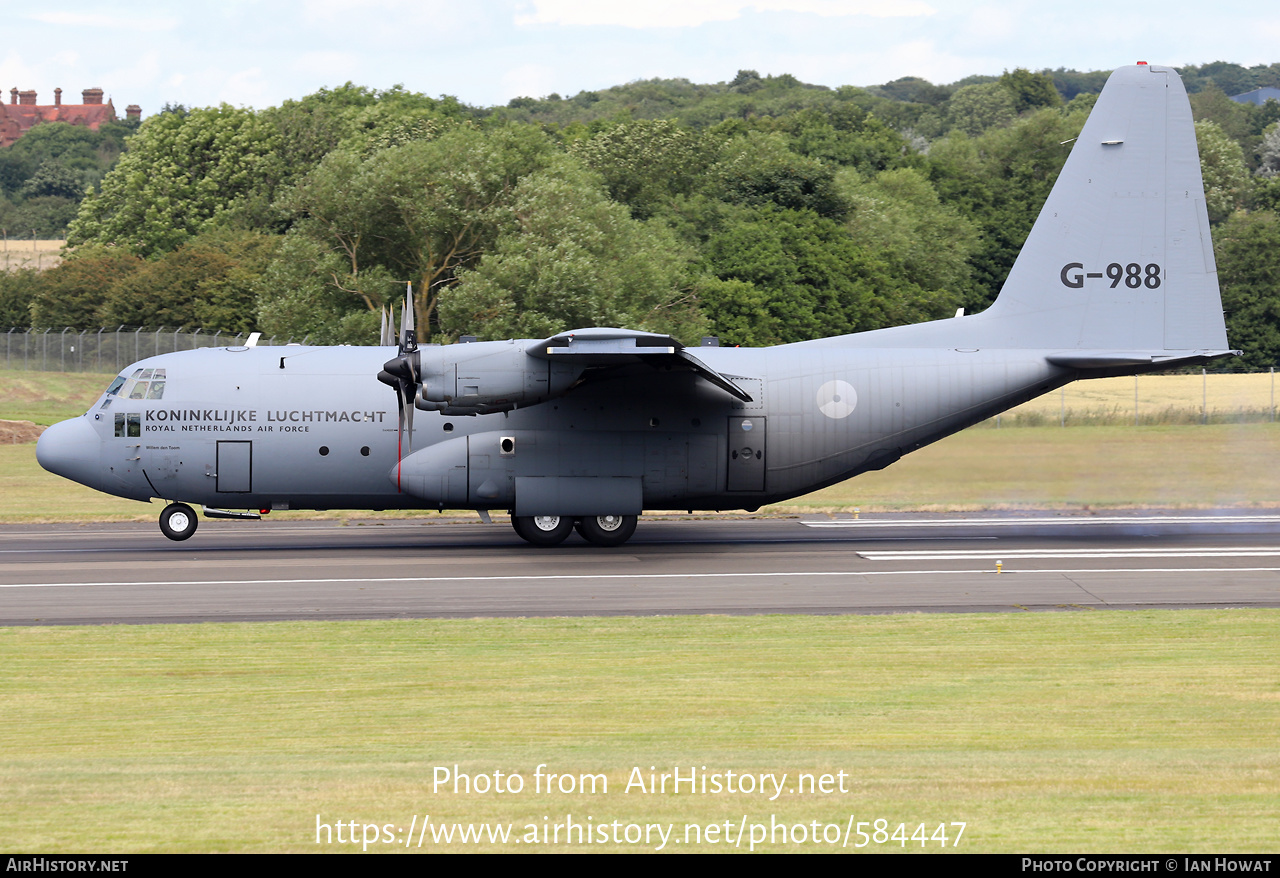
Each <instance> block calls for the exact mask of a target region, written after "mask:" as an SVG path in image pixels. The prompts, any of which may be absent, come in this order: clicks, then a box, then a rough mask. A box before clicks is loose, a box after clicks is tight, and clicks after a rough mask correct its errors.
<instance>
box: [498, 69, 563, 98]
mask: <svg viewBox="0 0 1280 878" xmlns="http://www.w3.org/2000/svg"><path fill="white" fill-rule="evenodd" d="M554 80H555V71H554V70H552V69H551V68H550V67H547V66H546V65H545V64H522V65H520V66H519V67H513V68H512V69H511V70H508V71H507V72H506V73H504V74H503V76H502V89H503V91H504V92H505V93H506V94H510V95H517V96H519V97H531V98H532V97H543V96H544V95H548V94H550V93H551V92H552V91H553V90H554V89H553V87H552V82H553V81H554Z"/></svg>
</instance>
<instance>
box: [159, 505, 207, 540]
mask: <svg viewBox="0 0 1280 878" xmlns="http://www.w3.org/2000/svg"><path fill="white" fill-rule="evenodd" d="M199 523H200V522H199V520H198V519H197V518H196V511H195V510H194V509H192V508H191V507H190V506H188V505H187V504H186V503H170V504H169V505H168V506H166V507H165V508H164V511H163V512H161V513H160V532H161V533H163V534H164V535H165V536H167V537H168V538H169V539H171V540H177V541H179V542H181V541H182V540H185V539H188V538H189V537H190V536H191V535H192V534H193V533H195V532H196V525H197V524H199Z"/></svg>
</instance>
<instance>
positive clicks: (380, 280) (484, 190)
mask: <svg viewBox="0 0 1280 878" xmlns="http://www.w3.org/2000/svg"><path fill="white" fill-rule="evenodd" d="M551 155H552V145H551V142H550V140H549V139H548V138H547V137H546V135H544V134H543V133H542V132H541V131H540V130H538V129H536V128H534V127H532V126H516V125H508V126H501V127H498V128H496V129H493V130H488V131H481V130H480V129H478V128H474V127H471V126H459V127H457V128H455V129H453V130H451V131H447V132H445V133H444V134H442V135H441V136H439V137H438V138H436V139H433V140H426V141H412V142H409V143H405V144H403V145H400V146H394V147H391V148H388V149H384V150H380V151H378V152H376V153H374V154H373V155H372V156H370V157H368V158H362V157H361V156H359V155H357V154H356V153H354V152H352V151H351V150H345V149H343V150H337V151H334V152H332V153H330V154H329V155H327V156H326V157H325V159H324V160H323V161H322V162H321V163H320V165H319V166H318V167H317V168H316V169H315V171H313V172H312V173H311V174H309V175H308V176H307V178H306V179H305V180H303V181H302V182H301V183H300V184H299V185H298V186H297V188H296V189H295V190H294V191H293V193H292V194H291V195H290V196H289V198H288V199H287V200H286V201H285V204H286V206H287V207H288V209H289V210H290V211H292V213H293V214H294V216H296V218H297V219H296V221H295V223H294V225H293V228H292V229H291V231H290V233H289V237H303V238H306V239H308V240H309V241H311V242H314V243H315V244H317V245H318V247H313V248H308V247H296V248H292V249H291V250H290V251H288V252H293V253H296V254H298V255H299V256H301V257H302V258H303V260H304V261H302V262H299V263H297V264H296V265H294V266H293V267H292V269H290V268H289V267H284V266H281V267H277V268H276V270H275V271H274V274H275V275H276V276H277V277H279V278H280V279H281V281H282V282H283V283H284V288H282V289H281V290H280V291H279V292H278V293H275V294H272V293H265V294H266V295H277V296H288V295H289V294H288V292H287V287H288V286H289V285H290V284H292V283H298V284H303V286H304V288H307V289H310V286H309V282H308V283H304V279H305V278H312V279H314V278H317V277H320V278H323V282H324V283H326V284H328V285H330V286H332V287H333V293H335V294H338V295H336V296H335V295H331V294H330V293H328V292H326V293H325V294H324V295H323V296H322V297H321V299H322V300H323V301H324V302H326V303H328V304H327V305H326V306H325V307H335V306H336V303H338V302H341V301H347V300H350V301H352V302H357V303H360V304H361V305H362V306H363V307H364V308H365V309H367V310H368V311H369V312H375V313H376V312H377V311H378V310H379V309H380V308H381V307H382V306H383V304H384V303H385V302H387V301H388V300H392V301H394V300H395V298H396V297H397V295H398V291H400V290H403V289H404V283H405V282H412V283H413V287H414V291H415V300H414V304H415V312H416V319H417V324H418V327H419V332H420V333H422V334H424V335H425V334H426V333H427V332H429V329H430V327H431V326H432V325H433V324H434V321H435V308H436V303H437V300H438V296H439V294H440V291H441V289H443V288H444V287H446V286H448V285H449V284H451V283H453V281H454V278H455V275H456V272H457V271H458V270H459V269H461V268H466V267H472V266H474V265H475V264H476V263H477V262H478V261H479V260H480V257H481V256H483V255H484V253H485V252H487V251H488V250H489V249H490V248H492V246H493V245H494V242H495V240H496V238H497V235H498V231H499V226H500V223H501V222H502V221H503V220H504V218H505V217H506V215H507V210H508V206H509V203H510V200H511V197H512V192H513V191H514V190H515V189H516V186H517V184H518V182H519V180H520V179H521V178H522V177H524V176H526V175H527V174H529V173H531V172H533V171H535V170H537V169H539V168H541V167H544V166H545V165H546V164H547V162H548V161H549V160H550V156H551ZM304 254H306V255H304ZM291 277H292V278H293V280H290V279H289V278H291ZM272 313H277V312H272ZM374 325H375V326H376V321H375V323H374ZM289 328H290V330H291V331H296V328H294V327H289Z"/></svg>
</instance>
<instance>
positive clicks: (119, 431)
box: [116, 412, 142, 439]
mask: <svg viewBox="0 0 1280 878" xmlns="http://www.w3.org/2000/svg"><path fill="white" fill-rule="evenodd" d="M141 435H142V415H141V414H138V413H136V412H135V413H132V414H126V413H125V412H116V437H117V438H120V439H123V438H135V437H139V436H141Z"/></svg>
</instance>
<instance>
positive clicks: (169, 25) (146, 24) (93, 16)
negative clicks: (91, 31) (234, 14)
mask: <svg viewBox="0 0 1280 878" xmlns="http://www.w3.org/2000/svg"><path fill="white" fill-rule="evenodd" d="M27 18H29V19H31V20H32V21H38V22H41V23H42V24H53V25H57V26H58V27H90V28H97V29H109V30H130V31H146V32H148V33H155V32H158V31H171V30H176V29H177V28H178V26H179V25H180V24H181V21H180V20H179V19H177V18H173V17H171V16H163V17H160V18H142V17H135V16H132V15H128V16H126V15H105V14H102V13H96V12H33V13H31V14H30V15H28V16H27Z"/></svg>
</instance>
